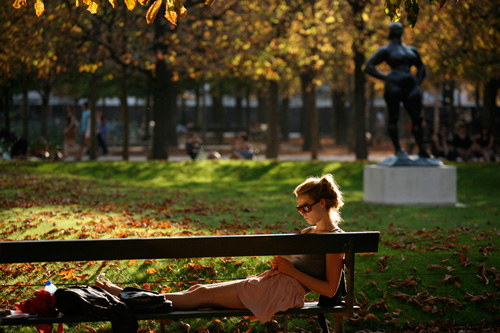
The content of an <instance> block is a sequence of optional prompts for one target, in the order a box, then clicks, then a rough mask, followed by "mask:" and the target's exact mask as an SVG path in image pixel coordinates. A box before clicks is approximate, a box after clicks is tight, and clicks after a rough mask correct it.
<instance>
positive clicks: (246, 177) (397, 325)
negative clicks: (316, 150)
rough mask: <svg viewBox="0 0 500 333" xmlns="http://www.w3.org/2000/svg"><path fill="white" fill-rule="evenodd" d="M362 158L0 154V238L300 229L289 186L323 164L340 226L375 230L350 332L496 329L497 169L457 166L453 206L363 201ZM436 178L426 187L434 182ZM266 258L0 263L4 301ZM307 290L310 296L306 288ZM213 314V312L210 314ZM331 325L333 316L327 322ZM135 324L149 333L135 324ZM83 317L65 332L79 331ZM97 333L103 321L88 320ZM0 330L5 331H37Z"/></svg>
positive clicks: (155, 280) (196, 326) (241, 321)
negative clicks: (331, 179) (24, 158)
mask: <svg viewBox="0 0 500 333" xmlns="http://www.w3.org/2000/svg"><path fill="white" fill-rule="evenodd" d="M363 166H364V164H362V163H332V162H329V163H327V162H271V161H258V162H257V161H201V162H175V163H173V162H168V163H167V162H135V163H134V162H128V163H127V162H84V163H33V162H30V163H28V162H25V163H24V162H23V163H19V164H17V163H14V162H0V184H1V186H0V234H1V239H2V240H36V239H72V238H117V237H170V236H171V237H175V236H189V235H225V234H254V233H282V232H294V231H298V230H300V229H302V228H303V227H305V226H306V223H305V221H304V220H303V219H302V217H301V216H300V215H299V214H298V213H297V211H296V210H295V208H294V206H295V205H296V202H295V197H294V195H293V189H294V187H295V186H296V185H297V184H299V183H300V182H302V181H303V180H304V179H305V178H306V177H307V176H310V175H313V176H320V175H321V174H324V173H332V174H333V175H334V176H335V178H336V180H337V182H338V183H339V185H340V187H341V189H342V191H343V192H344V195H345V201H346V204H345V206H344V208H343V209H342V216H343V218H344V222H343V224H342V225H341V227H342V228H343V229H344V230H345V231H361V230H379V231H380V232H381V244H380V248H379V252H378V253H376V254H375V255H358V256H357V257H356V274H357V275H356V287H357V290H356V291H355V297H356V301H357V303H358V304H359V305H360V306H361V307H362V310H361V311H360V312H359V313H358V314H357V315H356V316H355V317H354V318H352V319H351V320H349V321H348V322H347V324H346V325H345V329H346V331H362V330H367V331H375V330H388V331H391V330H392V331H398V330H407V331H416V330H423V329H425V330H441V331H457V332H458V331H460V330H469V331H492V332H496V330H497V327H498V326H500V302H499V295H500V271H499V270H498V269H497V268H496V267H499V263H500V254H499V237H500V230H499V227H498V226H499V221H500V217H499V213H500V209H499V202H500V189H499V186H498V184H500V172H499V171H500V166H499V165H498V164H495V163H491V164H483V163H472V164H456V166H457V170H458V184H457V191H458V202H459V204H458V205H456V206H453V207H451V206H446V207H404V206H383V205H374V204H366V203H364V202H363ZM430 185H431V184H430ZM270 259H271V258H270V257H252V258H206V259H201V260H138V261H118V262H111V261H109V262H73V263H64V264H53V263H48V264H47V263H45V264H16V265H0V267H1V281H0V284H1V288H0V307H9V308H12V306H13V305H14V302H16V301H20V300H23V299H26V298H29V297H31V296H32V294H33V292H34V291H35V290H36V289H38V288H40V287H41V286H42V285H43V283H44V282H45V280H47V279H50V280H51V281H53V282H54V283H55V284H56V285H57V286H59V287H64V286H68V285H76V284H93V281H94V280H95V278H96V276H97V275H98V274H99V273H105V274H106V276H107V277H109V278H110V279H111V280H113V281H115V282H116V283H120V284H124V285H131V284H136V285H137V286H139V287H142V288H151V289H154V290H158V291H163V292H168V291H176V290H180V289H184V288H186V287H188V286H190V285H192V284H195V283H206V282H211V281H225V280H229V279H235V278H242V277H244V276H247V275H250V274H256V273H259V272H262V271H264V270H266V269H268V268H269V266H270ZM308 297H309V299H311V300H312V299H315V298H316V297H317V295H314V294H309V295H308ZM219 319H220V320H219ZM219 319H217V320H212V321H207V320H189V321H187V320H186V321H184V323H182V322H179V323H174V324H173V325H171V326H169V329H170V330H171V331H172V332H178V331H185V330H186V328H185V327H186V325H190V327H191V330H193V331H200V332H201V331H203V329H204V328H208V329H209V330H210V331H211V332H217V331H219V332H233V331H245V330H247V329H248V327H251V328H252V331H253V332H263V331H267V332H278V331H279V325H280V324H282V318H279V317H277V318H276V321H275V322H272V323H268V324H266V325H263V324H260V323H249V321H248V320H247V319H245V318H226V319H224V318H219ZM330 319H331V320H333V318H330ZM140 325H141V327H142V329H143V331H144V332H150V331H154V330H155V329H156V330H157V329H158V327H159V326H158V325H157V324H155V323H153V322H141V323H140ZM289 325H290V329H291V330H292V331H296V332H316V331H318V328H317V327H316V322H315V318H307V317H297V318H291V320H290V324H289ZM78 326H79V325H74V326H68V327H66V331H67V332H80V331H81V332H88V331H89V328H86V327H82V326H81V325H80V327H78ZM92 327H93V329H95V330H97V331H98V332H107V331H110V327H111V326H110V324H109V323H107V324H99V325H93V326H92ZM33 330H34V329H33V328H31V329H28V328H15V329H10V328H6V329H5V331H6V332H32V331H33Z"/></svg>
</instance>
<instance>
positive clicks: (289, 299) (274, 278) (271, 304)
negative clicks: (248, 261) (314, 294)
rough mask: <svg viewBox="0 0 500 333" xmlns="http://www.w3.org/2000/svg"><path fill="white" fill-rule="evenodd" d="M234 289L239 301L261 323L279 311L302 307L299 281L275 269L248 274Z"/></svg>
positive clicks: (303, 292)
mask: <svg viewBox="0 0 500 333" xmlns="http://www.w3.org/2000/svg"><path fill="white" fill-rule="evenodd" d="M236 289H237V293H238V296H239V298H240V300H241V303H243V305H244V306H245V307H246V308H247V309H249V310H250V311H252V313H253V315H254V316H255V317H256V318H257V319H258V320H260V321H261V322H262V323H266V322H268V321H269V320H271V318H272V317H273V315H274V314H275V313H277V312H279V311H285V310H288V309H291V308H300V307H303V306H304V300H305V296H306V291H305V290H304V287H302V285H301V284H300V283H299V281H297V280H295V279H294V278H292V277H290V276H288V275H286V274H283V273H280V272H279V271H277V270H269V271H266V272H264V273H262V274H259V275H257V276H249V277H247V278H246V279H245V280H244V281H243V282H242V283H238V285H237V288H236Z"/></svg>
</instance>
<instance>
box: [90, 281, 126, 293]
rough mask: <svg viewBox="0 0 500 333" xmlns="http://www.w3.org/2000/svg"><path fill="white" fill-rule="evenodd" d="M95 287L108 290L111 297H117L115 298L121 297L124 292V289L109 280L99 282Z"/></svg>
mask: <svg viewBox="0 0 500 333" xmlns="http://www.w3.org/2000/svg"><path fill="white" fill-rule="evenodd" d="M95 285H96V286H97V287H99V288H102V289H104V290H106V291H107V292H108V293H110V294H111V295H115V296H120V293H121V292H122V290H123V289H122V288H120V287H118V286H117V285H116V284H114V283H112V282H111V281H109V279H106V280H103V281H99V280H97V281H96V282H95Z"/></svg>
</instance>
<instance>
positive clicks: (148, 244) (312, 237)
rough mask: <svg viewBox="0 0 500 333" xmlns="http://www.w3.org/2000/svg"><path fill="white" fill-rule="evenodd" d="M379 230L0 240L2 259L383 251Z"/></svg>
mask: <svg viewBox="0 0 500 333" xmlns="http://www.w3.org/2000/svg"><path fill="white" fill-rule="evenodd" d="M378 242H379V232H378V231H368V232H345V233H339V234H265V235H237V236H206V237H163V238H120V239H74V240H50V241H44V240H40V241H8V242H0V263H1V264H5V263H25V262H56V261H87V260H128V259H160V258H172V259H174V258H201V257H228V256H235V257H237V256H256V255H280V254H282V255H284V254H315V253H345V252H346V246H349V249H350V251H352V252H353V253H359V252H377V250H378Z"/></svg>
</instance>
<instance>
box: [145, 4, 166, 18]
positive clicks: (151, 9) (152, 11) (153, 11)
mask: <svg viewBox="0 0 500 333" xmlns="http://www.w3.org/2000/svg"><path fill="white" fill-rule="evenodd" d="M162 2H163V0H156V1H155V2H154V3H153V4H152V5H151V7H149V9H148V12H147V13H146V22H147V23H148V24H150V23H151V22H154V20H155V18H156V14H158V10H160V6H161V3H162Z"/></svg>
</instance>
